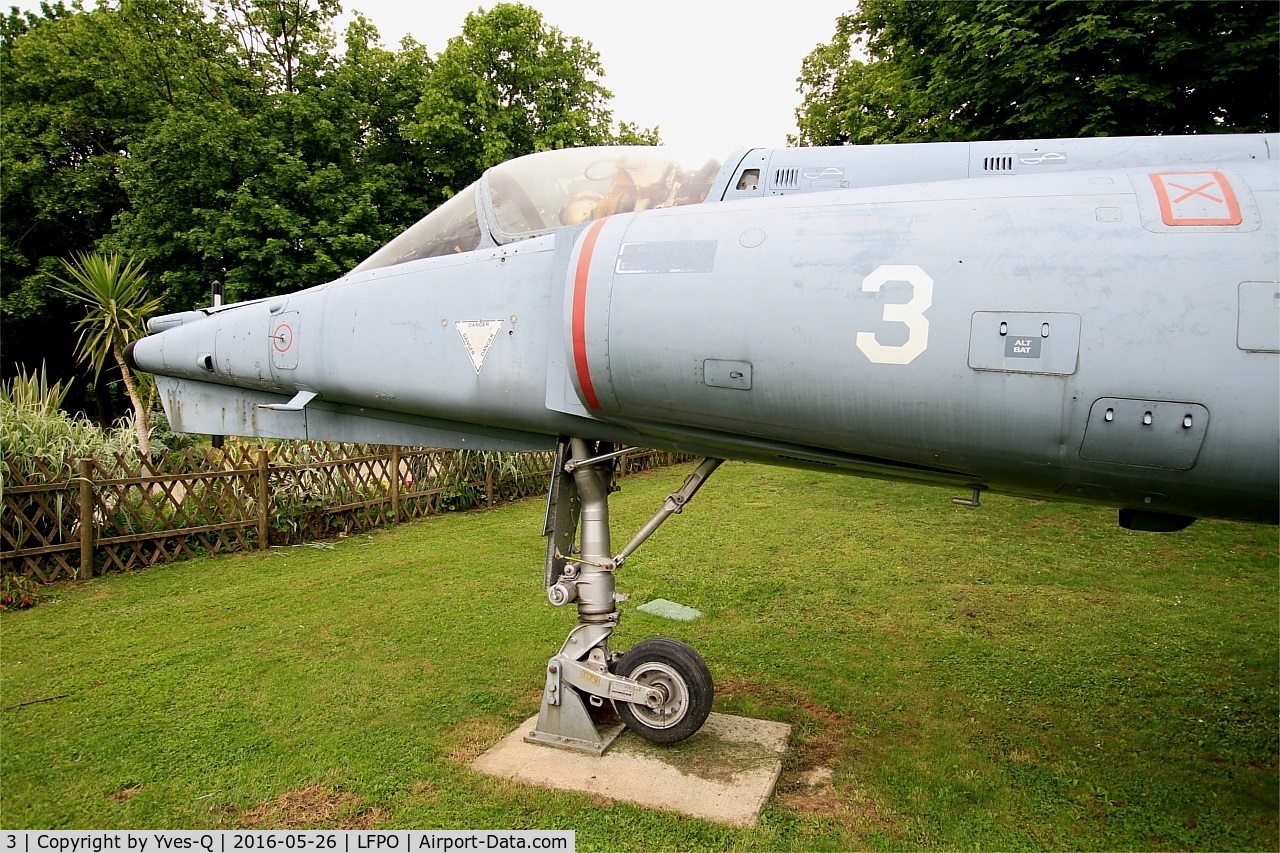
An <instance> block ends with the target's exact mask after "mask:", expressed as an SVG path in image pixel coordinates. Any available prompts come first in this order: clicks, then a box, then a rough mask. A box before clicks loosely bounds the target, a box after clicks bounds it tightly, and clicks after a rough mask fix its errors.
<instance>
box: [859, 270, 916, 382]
mask: <svg viewBox="0 0 1280 853" xmlns="http://www.w3.org/2000/svg"><path fill="white" fill-rule="evenodd" d="M890 281H903V282H906V283H907V284H909V285H911V300H910V301H909V302H904V303H890V304H888V305H885V306H884V314H883V315H882V317H881V319H883V320H884V321H885V322H886V323H901V324H903V325H904V326H906V327H907V341H906V343H903V344H899V345H897V346H885V345H884V344H882V343H880V342H879V341H878V340H876V336H875V333H874V332H858V337H857V343H858V349H860V350H862V352H863V354H864V355H866V357H867V358H869V359H871V361H873V362H875V363H876V364H910V363H911V362H912V361H914V360H915V358H916V356H918V355H920V353H922V352H924V351H925V349H926V348H927V347H928V346H929V321H928V320H926V319H925V316H924V312H925V311H927V310H928V308H929V306H930V305H932V304H933V279H931V278H929V276H928V275H927V274H926V273H925V271H924V270H922V269H920V267H918V266H915V265H914V264H906V265H896V264H885V265H884V266H880V267H877V268H876V270H875V272H873V273H871V275H869V276H867V277H866V278H864V279H863V280H862V289H863V290H864V291H867V292H872V293H878V292H879V290H880V288H881V287H882V286H883V285H884V284H886V283H887V282H890Z"/></svg>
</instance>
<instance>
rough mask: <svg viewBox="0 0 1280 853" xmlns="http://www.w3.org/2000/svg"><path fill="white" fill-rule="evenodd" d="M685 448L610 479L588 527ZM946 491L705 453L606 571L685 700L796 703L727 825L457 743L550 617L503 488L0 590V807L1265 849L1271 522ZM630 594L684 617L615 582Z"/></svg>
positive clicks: (927, 842) (727, 709)
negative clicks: (337, 537) (7, 605)
mask: <svg viewBox="0 0 1280 853" xmlns="http://www.w3.org/2000/svg"><path fill="white" fill-rule="evenodd" d="M684 473H685V472H684V471H683V470H682V469H667V470H666V471H659V472H655V473H654V474H651V475H646V476H640V477H633V478H629V479H627V480H625V481H624V482H623V491H622V492H621V493H620V494H619V495H617V496H615V498H614V499H613V507H614V537H615V540H616V541H615V546H620V545H621V544H622V543H623V542H625V541H626V539H627V538H629V536H630V534H631V533H632V532H633V531H634V530H635V529H636V528H637V527H638V526H639V525H640V524H641V523H642V522H643V521H644V520H645V519H646V518H647V517H648V515H649V514H650V513H651V512H652V511H654V510H655V509H656V508H657V507H658V506H659V505H660V503H661V500H662V498H663V497H664V496H665V495H666V494H667V493H668V492H670V491H672V490H673V489H674V488H676V486H678V485H679V483H680V481H681V479H682V477H683V474H684ZM950 496H951V493H949V492H945V491H939V490H935V489H926V488H919V487H914V486H903V485H896V484H886V483H880V482H875V481H867V480H857V479H851V478H841V477H832V476H824V475H819V474H811V473H806V472H797V471H787V470H781V469H773V468H763V467H758V466H748V465H744V464H736V463H733V464H727V465H725V466H724V467H723V468H722V469H721V471H720V472H719V473H718V474H717V475H716V476H715V477H714V478H713V479H712V481H711V483H710V484H709V485H708V486H707V488H706V489H704V490H703V491H702V492H701V493H700V494H699V496H698V498H697V500H696V501H695V502H694V503H693V505H692V506H691V507H690V508H689V509H688V510H686V511H685V512H684V514H683V515H681V516H679V517H677V518H673V519H672V520H671V521H670V522H668V524H667V525H666V526H665V527H664V528H663V529H662V530H661V531H659V532H658V533H657V534H656V535H655V536H654V537H653V539H652V540H650V542H649V543H648V544H646V545H645V547H644V548H642V549H641V550H640V551H639V552H638V553H637V554H636V555H635V556H634V557H633V558H632V559H631V560H630V561H629V562H628V563H627V565H626V566H625V567H624V568H623V569H622V570H621V571H620V573H619V588H620V589H621V590H623V591H626V592H630V593H633V595H634V597H633V599H632V600H631V601H630V602H628V603H627V604H626V605H624V617H623V622H622V627H621V629H620V631H619V633H618V634H617V635H616V637H617V643H616V645H617V647H619V648H626V647H627V646H629V645H632V644H634V643H635V642H638V641H639V640H641V639H644V638H647V637H652V636H672V637H675V638H677V639H681V640H684V641H686V642H689V643H691V644H692V645H694V646H695V647H696V648H698V649H699V651H701V652H702V654H703V656H704V657H705V658H706V659H707V661H708V664H709V665H710V667H711V670H712V673H713V675H714V676H715V678H716V682H717V697H716V705H715V707H716V710H718V711H721V712H724V713H731V714H745V715H752V716H759V717H763V718H766V719H772V720H781V721H785V722H788V723H791V724H793V726H794V727H795V728H794V734H793V739H792V746H791V749H790V751H789V754H788V758H787V763H786V766H785V768H784V775H783V778H782V781H781V783H780V785H779V789H778V791H777V793H776V794H775V796H774V798H773V799H772V801H771V802H770V804H769V805H768V806H767V808H766V810H765V812H764V815H763V817H762V820H761V823H760V825H759V826H758V827H756V828H753V829H749V830H734V829H728V828H724V827H720V826H717V825H715V824H711V823H706V822H702V821H697V820H692V819H688V818H682V817H678V816H674V815H670V814H664V813H661V812H656V811H649V810H645V809H641V808H638V807H633V806H630V805H626V804H622V803H618V804H613V805H611V806H610V807H609V808H607V809H605V808H602V807H601V802H600V801H598V800H596V799H595V798H592V797H590V796H582V795H573V794H567V793H553V792H547V791H542V790H537V789H531V788H525V787H520V786H517V785H514V784H512V783H509V782H503V781H498V780H494V779H490V778H487V777H483V776H480V775H477V774H475V773H473V772H472V771H471V770H470V769H469V766H468V765H469V762H470V760H471V759H472V758H474V757H475V756H476V755H478V754H479V753H480V752H481V751H483V750H484V749H486V748H487V747H489V746H491V745H492V744H493V743H495V742H496V741H497V740H498V739H499V738H500V737H501V736H502V735H504V734H505V733H506V732H507V731H509V730H511V729H512V728H514V727H515V726H516V724H517V723H518V722H520V721H521V720H523V719H525V718H527V717H529V716H531V715H533V714H534V713H536V711H537V707H538V702H539V697H540V691H541V687H542V670H543V666H544V664H545V662H546V659H547V658H548V657H550V656H551V655H552V654H553V653H554V652H555V651H556V649H557V648H558V647H559V644H560V643H561V642H562V640H563V638H564V636H565V634H566V633H567V632H568V630H569V628H570V627H571V625H572V622H573V616H572V611H571V610H568V609H566V610H556V609H554V608H552V607H551V606H550V605H548V604H547V603H546V601H545V599H544V597H543V594H542V589H541V579H542V565H541V561H542V553H543V548H544V545H543V540H542V539H541V538H540V537H539V536H538V532H539V531H540V529H541V521H542V517H541V516H542V509H543V507H542V502H541V501H536V500H530V501H526V502H523V503H520V504H514V505H509V506H505V507H501V508H499V509H496V510H493V511H489V512H473V513H465V514H454V515H446V516H441V517H437V518H432V519H429V520H426V521H423V522H418V523H415V524H411V525H405V526H402V527H399V528H394V529H388V530H383V531H378V532H375V533H373V534H371V535H361V536H355V537H352V538H349V539H345V540H341V541H338V542H335V543H333V547H332V550H330V549H329V548H328V547H326V548H324V549H319V548H307V547H295V548H284V549H277V550H274V551H272V552H269V553H262V554H258V553H253V554H244V555H236V556H232V557H222V558H218V559H206V560H193V561H190V562H186V563H179V564H175V565H172V566H169V567H164V568H155V569H150V570H147V571H143V572H138V573H133V574H128V575H121V576H113V577H106V578H100V579H97V580H94V581H91V582H86V583H82V584H75V585H64V586H60V587H56V588H55V589H54V596H53V599H54V600H53V601H51V602H46V603H43V604H41V605H39V606H38V607H36V608H34V609H32V610H29V611H21V612H11V613H5V614H4V615H3V617H2V618H0V676H2V679H3V680H2V681H0V706H3V707H4V710H3V712H0V725H2V728H0V737H2V741H0V823H3V825H4V826H5V827H7V828H46V827H48V828H72V827H79V828H129V827H132V828H143V827H147V828H162V827H163V828H180V827H189V828H229V827H238V826H251V825H261V826H266V825H271V826H278V825H289V826H328V827H334V826H341V827H400V828H418V829H426V828H517V829H527V828H546V829H575V830H577V839H578V846H579V848H580V849H583V850H589V849H609V850H617V849H641V850H654V849H673V850H690V849H743V850H780V849H791V850H821V849H829V850H847V849H879V848H903V847H907V848H915V847H941V848H964V849H977V848H997V849H1044V848H1052V849H1162V850H1164V849H1213V850H1245V849H1268V850H1275V849H1276V848H1277V846H1278V845H1280V830H1278V826H1277V823H1278V820H1277V813H1278V808H1280V807H1278V804H1277V770H1278V759H1277V736H1278V734H1280V731H1278V725H1277V716H1278V714H1280V699H1278V695H1277V694H1278V692H1280V689H1278V686H1277V672H1278V671H1280V659H1278V647H1280V639H1278V637H1277V616H1278V614H1280V589H1278V586H1280V577H1278V575H1280V572H1278V566H1280V562H1278V557H1277V534H1276V529H1275V528H1274V527H1252V526H1246V525H1237V524H1228V523H1221V522H1212V521H1209V522H1205V521H1201V522H1197V523H1196V524H1195V525H1193V526H1192V527H1191V528H1190V529H1188V530H1186V531H1183V532H1180V533H1175V534H1143V533H1132V532H1128V531H1124V530H1121V529H1119V528H1118V527H1117V526H1116V524H1115V515H1114V511H1111V510H1103V509H1093V508H1087V507H1073V506H1066V505H1054V504H1045V503H1040V502H1033V501H1025V500H1018V499H1011V498H1000V497H998V496H990V497H984V506H983V507H982V508H981V509H977V510H972V509H966V508H961V507H955V506H952V505H951V504H950V503H949V502H948V498H949V497H950ZM658 597H661V598H668V599H671V600H673V601H677V602H679V603H681V604H686V605H689V606H692V607H696V608H697V609H699V610H701V611H703V612H704V613H706V614H707V616H706V617H705V618H703V619H700V620H698V621H695V622H691V623H678V622H671V621H666V620H662V619H660V618H657V617H654V616H650V615H648V614H644V613H639V612H637V611H636V609H635V608H636V607H637V606H639V605H640V604H643V603H644V602H646V601H648V600H650V599H652V598H658ZM54 696H61V697H63V698H57V699H50V700H49V701H43V702H37V703H34V704H25V705H19V703H25V702H31V701H32V700H37V699H45V698H47V697H54ZM14 706H17V707H14ZM815 770H821V771H828V772H827V773H826V774H825V775H824V776H823V777H813V776H811V775H806V774H810V772H811V771H815ZM813 778H818V779H819V781H817V783H816V784H809V781H810V780H811V779H813ZM824 779H825V780H824Z"/></svg>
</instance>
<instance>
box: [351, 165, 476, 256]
mask: <svg viewBox="0 0 1280 853" xmlns="http://www.w3.org/2000/svg"><path fill="white" fill-rule="evenodd" d="M474 187H475V185H474V184H473V185H472V186H470V187H467V188H466V189H465V190H463V191H462V192H460V193H458V194H457V195H455V196H453V198H451V199H449V200H448V201H446V202H445V203H444V204H442V205H440V206H439V207H437V208H436V209H435V210H433V211H431V212H430V213H428V214H427V215H426V216H424V217H422V218H421V219H419V220H418V221H417V223H416V224H414V225H412V226H411V227H410V228H409V229H408V230H407V231H404V232H403V233H402V234H400V236H398V237H396V238H395V239H394V240H392V241H391V242H390V243H388V244H387V245H385V246H383V247H382V248H381V249H379V250H378V251H376V252H374V253H373V254H372V255H370V256H369V257H368V258H367V259H365V261H364V262H363V263H361V264H360V266H358V267H356V268H355V269H354V270H352V272H363V271H364V270H372V269H377V268H379V267H391V266H395V265H396V264H403V263H408V262H409V261H416V260H418V259H419V258H436V257H440V256H441V255H452V254H456V253H458V252H470V251H472V250H473V249H475V248H477V247H478V246H479V245H480V222H479V220H478V219H477V218H476V202H475V189H474Z"/></svg>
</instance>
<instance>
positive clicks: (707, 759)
mask: <svg viewBox="0 0 1280 853" xmlns="http://www.w3.org/2000/svg"><path fill="white" fill-rule="evenodd" d="M537 724H538V718H537V717H532V718H530V719H529V720H527V721H525V723H524V724H523V725H521V726H520V727H519V728H517V729H516V730H515V731H514V732H512V733H511V734H509V735H507V736H506V737H505V738H503V740H502V741H501V742H500V743H498V745H497V746H495V747H493V748H492V749H490V750H489V751H488V752H486V753H485V754H484V755H482V756H480V757H479V758H478V759H476V761H475V762H474V763H473V764H472V765H471V767H472V769H473V770H476V771H478V772H480V773H484V774H486V775H489V776H499V777H501V778H504V779H513V780H515V781H517V782H523V783H525V784H529V785H538V786H540V787H543V788H555V789H558V790H562V791H578V792H581V793H584V794H596V795H599V796H603V797H609V798H611V799H615V800H623V801H625V802H628V803H635V804H637V805H641V806H646V807H649V808H655V809H665V810H668V811H674V812H679V813H680V814H686V815H690V816H692V817H700V818H704V819H706V820H711V821H716V822H718V823H727V824H729V825H731V826H754V825H755V823H756V821H757V820H758V819H759V817H760V810H761V809H762V808H764V804H765V803H766V802H767V801H768V799H769V797H770V795H771V794H773V789H774V786H775V785H777V784H778V776H779V775H780V774H781V773H782V756H783V753H785V752H786V749H787V739H788V737H789V736H790V734H791V726H789V725H787V724H786V723H771V722H768V721H766V720H752V719H749V718H747V717H733V716H729V715H727V714H714V713H713V714H712V715H711V716H710V717H708V718H707V722H706V723H705V724H703V726H702V729H701V730H699V731H698V732H697V734H695V735H693V736H692V737H690V738H689V739H688V740H686V741H684V742H682V743H678V744H675V745H674V746H657V745H655V744H651V743H649V742H648V741H646V740H644V739H643V738H641V737H640V736H639V735H637V734H635V733H634V732H630V731H628V732H624V733H623V735H622V736H621V737H620V738H618V740H617V741H616V742H615V743H614V744H613V746H612V747H610V748H609V751H608V752H606V753H605V754H604V755H602V756H599V757H596V756H593V755H587V754H585V753H581V752H571V751H569V750H565V749H557V748H555V747H551V746H545V745H543V744H536V743H526V742H525V740H524V736H525V734H527V733H528V732H530V731H532V730H533V728H534V726H536V725H537Z"/></svg>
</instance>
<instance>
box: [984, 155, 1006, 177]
mask: <svg viewBox="0 0 1280 853" xmlns="http://www.w3.org/2000/svg"><path fill="white" fill-rule="evenodd" d="M982 171H984V172H986V173H987V174H988V175H1007V174H1011V173H1012V172H1013V155H1012V154H1002V155H1000V156H998V157H983V158H982Z"/></svg>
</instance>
